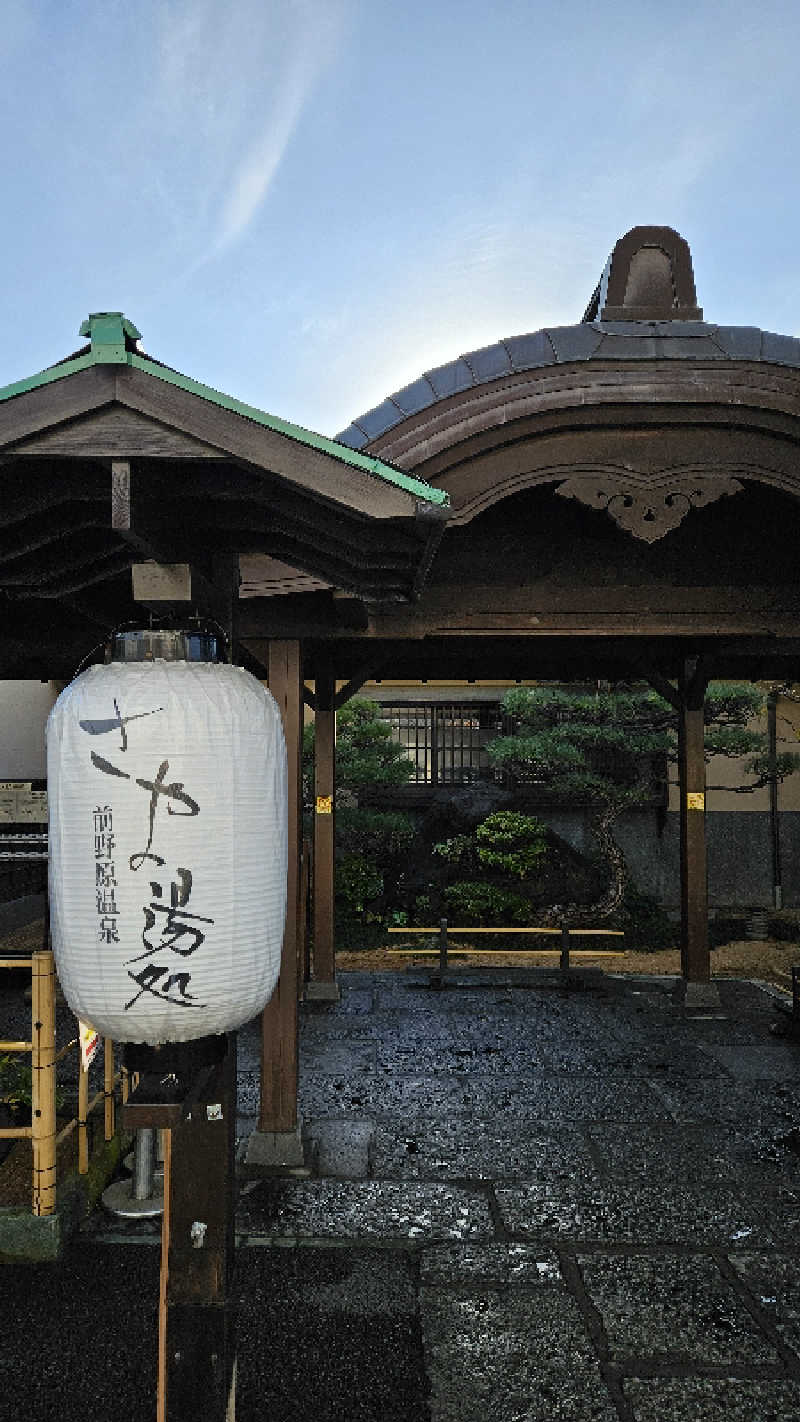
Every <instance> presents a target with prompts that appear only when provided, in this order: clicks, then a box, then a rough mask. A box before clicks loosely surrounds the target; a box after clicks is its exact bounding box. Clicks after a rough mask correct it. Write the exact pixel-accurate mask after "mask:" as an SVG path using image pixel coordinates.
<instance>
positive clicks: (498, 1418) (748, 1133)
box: [238, 971, 800, 1422]
mask: <svg viewBox="0 0 800 1422" xmlns="http://www.w3.org/2000/svg"><path fill="white" fill-rule="evenodd" d="M669 987H671V983H668V982H664V981H662V982H660V983H659V982H658V980H654V979H651V980H635V979H634V980H623V979H614V978H602V977H600V976H599V975H596V976H592V975H588V976H587V977H586V978H585V979H584V990H582V991H578V990H575V991H569V992H565V991H563V990H561V989H560V988H559V986H558V982H557V979H554V978H553V977H548V976H547V975H546V974H545V975H539V976H537V975H531V974H528V975H527V976H526V975H525V974H522V973H519V972H517V973H502V972H495V973H490V972H487V971H482V972H480V973H472V974H470V973H466V972H463V973H460V974H458V973H456V974H455V975H454V978H453V981H452V984H449V985H448V986H447V987H446V989H445V990H443V991H436V990H434V989H433V988H431V987H430V986H429V984H428V978H427V975H425V974H409V973H405V974H374V975H367V974H356V973H351V974H345V975H342V978H341V989H342V999H341V1002H340V1003H338V1004H335V1005H333V1004H319V1003H315V1004H309V1005H307V1006H306V1008H304V1009H303V1023H302V1038H301V1040H302V1052H301V1089H300V1101H301V1112H302V1118H303V1129H304V1139H305V1146H306V1160H307V1162H308V1163H309V1164H310V1165H311V1166H312V1170H313V1172H314V1173H312V1175H311V1176H310V1177H309V1178H307V1179H300V1180H298V1179H296V1180H263V1179H261V1180H258V1179H251V1180H247V1181H245V1183H244V1185H243V1192H242V1195H241V1200H240V1208H239V1215H238V1227H239V1231H240V1238H241V1244H242V1246H243V1251H244V1252H245V1253H246V1252H247V1251H248V1250H256V1249H258V1248H263V1247H264V1246H275V1245H278V1244H280V1245H282V1246H284V1247H287V1246H295V1247H296V1248H301V1247H305V1248H311V1249H320V1248H325V1247H327V1248H331V1247H335V1246H338V1247H341V1246H345V1245H346V1246H348V1247H350V1248H353V1247H355V1248H356V1249H357V1250H358V1251H359V1257H360V1258H363V1257H365V1256H364V1254H363V1252H362V1251H364V1250H365V1248H366V1247H371V1248H373V1249H375V1250H381V1251H394V1252H395V1255H396V1254H397V1252H398V1251H405V1252H406V1255H407V1257H409V1259H410V1260H411V1261H412V1262H413V1266H414V1270H413V1278H414V1280H415V1308H416V1309H417V1310H418V1317H419V1324H420V1328H421V1337H422V1346H423V1358H424V1367H425V1371H426V1375H427V1383H428V1388H429V1395H428V1399H427V1408H428V1412H427V1415H428V1416H429V1417H430V1418H431V1419H432V1422H473V1419H475V1422H478V1419H480V1422H485V1417H486V1414H487V1410H490V1411H491V1413H492V1416H493V1418H494V1419H495V1422H522V1419H525V1422H537V1419H540V1418H541V1419H545V1418H547V1419H552V1420H553V1422H559V1419H564V1420H565V1422H566V1419H569V1422H589V1419H598V1422H616V1420H617V1419H622V1422H651V1419H656V1418H658V1422H673V1420H674V1422H683V1419H687V1422H688V1419H692V1422H698V1419H708V1422H717V1419H720V1422H721V1419H723V1418H724V1419H726V1422H733V1419H736V1418H747V1419H751V1418H754V1417H759V1418H763V1419H766V1418H771V1419H774V1422H796V1419H797V1417H798V1416H800V1305H798V1303H797V1299H798V1297H800V1289H798V1285H800V1236H798V1225H800V1101H799V1100H798V1087H800V1046H799V1045H798V1044H796V1043H795V1042H793V1041H792V1040H790V1039H788V1038H785V1037H784V1038H782V1037H778V1036H775V1035H773V1034H772V1033H771V1031H770V1028H771V1025H772V1023H773V1022H774V1021H775V1020H776V1018H777V1017H778V1013H777V1010H776V1007H775V1001H774V998H773V997H772V995H771V994H770V993H769V992H768V991H767V990H764V989H762V988H760V987H758V986H757V985H754V984H748V983H737V982H722V983H721V984H720V987H721V1006H720V1008H719V1010H718V1011H715V1010H713V1009H712V1010H710V1011H709V1010H708V1009H706V1010H705V1011H703V1012H700V1011H699V1010H696V1011H695V1012H694V1013H693V1012H692V1011H691V1010H688V1009H684V1008H682V1007H679V1006H678V1005H676V1004H675V1003H674V1001H673V999H672V997H671V995H670V993H669V991H668V989H669ZM256 1102H257V1040H256V1038H255V1036H254V1035H253V1036H251V1035H249V1034H248V1033H245V1034H243V1037H242V1041H241V1044H240V1111H241V1113H242V1115H241V1118H240V1129H241V1132H242V1138H243V1142H244V1139H245V1138H246V1135H247V1132H248V1130H249V1129H251V1128H252V1126H253V1125H254V1118H253V1114H252V1113H253V1112H254V1111H255V1109H256ZM373 1257H374V1258H376V1259H377V1258H378V1257H379V1256H378V1255H377V1254H375V1255H374V1256H373ZM406 1285H407V1280H406ZM361 1286H363V1278H362V1279H361V1281H359V1278H358V1277H355V1276H354V1278H353V1291H354V1297H355V1295H356V1294H357V1291H358V1289H359V1287H361ZM413 1415H414V1416H416V1415H417V1414H416V1413H414V1414H413ZM423 1415H425V1414H423Z"/></svg>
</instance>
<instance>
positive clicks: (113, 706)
mask: <svg viewBox="0 0 800 1422" xmlns="http://www.w3.org/2000/svg"><path fill="white" fill-rule="evenodd" d="M47 753H48V790H49V795H50V840H49V843H50V903H51V923H52V935H53V948H54V951H55V954H56V962H57V966H58V972H59V978H60V981H61V984H62V987H63V989H64V993H65V996H66V998H67V1001H68V1002H69V1005H70V1007H71V1008H72V1010H73V1012H75V1014H76V1016H77V1017H79V1018H80V1019H81V1020H82V1021H85V1022H91V1023H92V1024H93V1026H95V1027H96V1029H97V1031H98V1032H99V1033H100V1035H101V1036H103V1037H112V1038H114V1039H115V1040H117V1041H120V1042H124V1041H134V1042H151V1043H158V1042H168V1041H175V1042H178V1041H189V1040H191V1039H193V1038H197V1037H202V1036H206V1035H209V1034H212V1033H218V1032H224V1031H228V1030H232V1029H233V1028H234V1027H236V1026H239V1025H240V1024H241V1023H243V1022H247V1021H249V1020H250V1019H251V1018H252V1017H254V1016H256V1014H257V1013H259V1012H260V1011H261V1009H262V1008H263V1006H264V1004H265V1002H266V1001H267V1000H268V998H269V996H270V994H271V992H272V990H273V988H274V986H275V983H276V981H277V976H278V970H279V965H280V948H281V939H282V935H283V925H284V919H285V904H286V862H287V861H286V856H287V823H286V822H287V793H286V755H285V748H284V743H283V732H282V727H281V721H280V714H279V712H278V708H277V706H276V704H275V702H274V700H273V698H272V697H271V696H270V694H269V692H268V691H267V690H266V689H265V688H264V687H263V686H261V685H260V683H259V682H257V681H256V680H255V678H254V677H251V676H250V675H249V674H248V673H247V672H245V671H243V670H242V669H241V668H239V667H232V666H227V665H215V664H209V663H189V662H165V661H160V660H155V661H153V662H147V663H110V664H107V665H103V666H101V665H97V666H93V667H90V668H89V669H88V671H86V672H84V673H83V674H82V675H81V676H79V677H78V678H77V679H76V680H75V681H74V682H73V683H72V684H71V685H70V686H69V687H68V688H67V689H66V690H65V691H64V692H62V694H61V696H60V697H59V699H58V702H57V703H56V705H55V707H54V708H53V711H52V712H51V716H50V719H49V721H48V727H47Z"/></svg>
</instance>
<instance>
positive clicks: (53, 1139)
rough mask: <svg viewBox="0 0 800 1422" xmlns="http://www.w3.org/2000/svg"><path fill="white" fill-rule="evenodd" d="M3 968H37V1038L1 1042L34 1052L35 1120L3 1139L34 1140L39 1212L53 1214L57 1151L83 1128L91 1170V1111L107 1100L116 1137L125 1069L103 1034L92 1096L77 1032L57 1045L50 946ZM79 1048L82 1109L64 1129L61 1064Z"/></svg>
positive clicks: (107, 1126)
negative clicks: (59, 1115) (59, 1108)
mask: <svg viewBox="0 0 800 1422" xmlns="http://www.w3.org/2000/svg"><path fill="white" fill-rule="evenodd" d="M0 968H30V970H31V1039H30V1041H29V1042H0V1052H30V1054H31V1068H32V1070H31V1078H32V1092H31V1096H32V1103H31V1124H30V1125H29V1126H10V1127H5V1128H3V1129H0V1139H5V1140H8V1139H9V1138H12V1139H13V1138H16V1139H19V1140H30V1142H31V1145H32V1149H33V1192H32V1193H33V1213H34V1214H35V1215H52V1214H54V1213H55V1209H56V1156H57V1152H58V1147H59V1145H60V1144H61V1142H62V1141H63V1140H65V1139H66V1137H67V1136H69V1135H70V1134H71V1133H72V1131H74V1130H77V1133H78V1171H79V1173H80V1174H81V1175H86V1174H87V1172H88V1170H89V1117H90V1115H91V1113H92V1112H93V1111H95V1110H96V1109H97V1108H98V1107H99V1106H100V1104H101V1103H102V1106H103V1135H104V1139H105V1140H106V1141H110V1140H111V1139H112V1137H113V1135H114V1131H115V1100H114V1091H115V1087H116V1085H117V1082H118V1080H119V1079H120V1078H119V1074H115V1071H114V1043H113V1042H112V1041H111V1038H110V1037H105V1038H104V1039H103V1087H102V1090H100V1091H97V1092H96V1093H95V1095H94V1096H93V1097H92V1099H91V1100H89V1072H88V1070H87V1071H84V1069H83V1064H82V1062H81V1060H80V1044H79V1042H78V1039H77V1038H76V1039H75V1040H74V1041H71V1042H68V1043H67V1045H66V1046H65V1047H62V1048H61V1050H60V1051H57V1050H56V969H55V960H54V958H53V954H52V951H51V950H50V949H45V948H43V949H39V950H38V951H37V952H35V953H33V954H32V956H31V957H30V958H0ZM75 1049H77V1051H78V1114H77V1116H73V1118H72V1120H71V1121H68V1122H67V1123H66V1125H64V1126H63V1127H62V1128H61V1130H60V1131H58V1130H57V1127H56V1067H57V1065H58V1063H59V1062H60V1061H62V1060H63V1058H64V1057H66V1056H67V1055H68V1053H69V1052H71V1051H73V1050H75ZM127 1087H128V1082H127V1074H126V1073H124V1072H123V1073H122V1092H123V1100H124V1099H125V1097H126V1096H127Z"/></svg>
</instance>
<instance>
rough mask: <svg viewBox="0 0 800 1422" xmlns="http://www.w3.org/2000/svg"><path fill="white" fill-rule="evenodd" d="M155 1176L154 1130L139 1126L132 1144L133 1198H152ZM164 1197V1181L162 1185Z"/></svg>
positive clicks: (149, 1127)
mask: <svg viewBox="0 0 800 1422" xmlns="http://www.w3.org/2000/svg"><path fill="white" fill-rule="evenodd" d="M154 1176H155V1131H154V1129H153V1127H152V1126H140V1128H139V1130H138V1131H137V1132H136V1140H135V1141H134V1144H133V1187H132V1195H133V1199H134V1200H152V1198H153V1181H154ZM164 1198H165V1199H166V1183H165V1185H164Z"/></svg>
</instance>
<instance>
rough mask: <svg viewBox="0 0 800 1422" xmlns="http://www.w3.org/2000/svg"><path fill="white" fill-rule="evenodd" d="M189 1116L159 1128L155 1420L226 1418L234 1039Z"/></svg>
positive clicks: (231, 1352)
mask: <svg viewBox="0 0 800 1422" xmlns="http://www.w3.org/2000/svg"><path fill="white" fill-rule="evenodd" d="M227 1043H228V1049H227V1052H226V1055H225V1058H224V1060H223V1062H222V1063H221V1064H220V1065H219V1066H218V1067H217V1068H216V1070H215V1071H214V1072H213V1073H212V1074H211V1076H210V1079H209V1080H208V1081H207V1082H206V1083H205V1085H204V1086H203V1087H202V1089H201V1090H200V1092H199V1095H198V1098H197V1100H195V1102H194V1104H193V1105H192V1108H191V1112H190V1114H189V1116H188V1119H186V1120H184V1121H182V1122H181V1123H180V1124H179V1125H177V1126H174V1127H173V1128H172V1129H171V1130H167V1131H166V1133H165V1134H166V1140H167V1146H166V1150H165V1153H164V1220H163V1231H162V1267H161V1288H160V1304H159V1369H158V1417H159V1419H163V1422H183V1419H184V1418H186V1417H203V1418H208V1419H209V1422H225V1419H226V1418H229V1417H231V1416H232V1415H233V1413H232V1411H231V1410H230V1399H231V1396H232V1392H233V1387H234V1358H235V1328H234V1304H233V1300H232V1299H231V1297H230V1279H231V1272H232V1266H233V1259H234V1198H235V1164H234V1146H235V1140H236V1037H235V1034H233V1033H230V1034H229V1035H228V1038H227Z"/></svg>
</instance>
